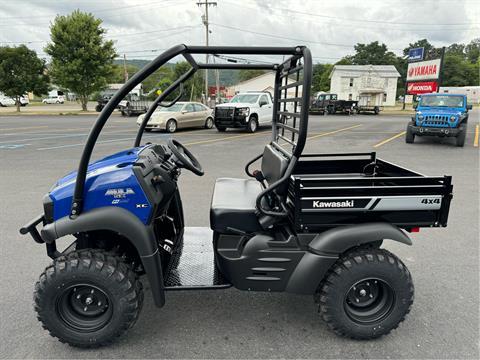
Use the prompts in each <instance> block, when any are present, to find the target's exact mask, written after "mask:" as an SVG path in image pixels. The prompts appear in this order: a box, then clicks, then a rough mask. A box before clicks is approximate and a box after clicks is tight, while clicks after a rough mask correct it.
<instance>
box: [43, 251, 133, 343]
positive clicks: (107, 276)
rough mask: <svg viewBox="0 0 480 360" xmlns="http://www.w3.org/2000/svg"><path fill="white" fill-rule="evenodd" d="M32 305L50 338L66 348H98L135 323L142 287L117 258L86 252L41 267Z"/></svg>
mask: <svg viewBox="0 0 480 360" xmlns="http://www.w3.org/2000/svg"><path fill="white" fill-rule="evenodd" d="M34 302H35V311H36V312H37V314H38V319H39V320H40V322H41V323H42V325H43V328H44V329H46V330H48V331H49V332H50V335H52V336H54V337H56V338H58V339H59V340H60V341H61V342H64V343H68V344H70V345H72V346H78V347H99V346H103V345H106V344H109V343H110V342H112V341H113V340H115V339H116V338H117V337H119V336H120V335H122V334H123V333H125V332H126V331H127V330H128V329H129V328H130V327H132V326H133V325H134V324H135V322H136V321H137V318H138V315H139V314H140V310H141V308H142V303H143V289H142V284H141V283H140V281H139V280H138V278H137V277H136V275H135V273H134V272H133V271H132V270H131V269H130V268H129V267H128V266H127V265H126V264H125V263H124V262H123V261H122V260H121V259H120V258H118V257H115V256H113V255H112V254H110V253H107V252H104V251H102V250H91V249H86V250H80V251H74V252H72V253H70V254H68V255H66V256H61V257H59V258H57V259H55V260H54V262H53V264H52V265H51V266H49V267H47V268H46V269H45V272H44V273H43V274H42V275H40V280H39V281H38V282H37V284H36V285H35V293H34Z"/></svg>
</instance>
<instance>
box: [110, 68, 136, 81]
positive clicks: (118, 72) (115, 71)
mask: <svg viewBox="0 0 480 360" xmlns="http://www.w3.org/2000/svg"><path fill="white" fill-rule="evenodd" d="M126 68H127V74H128V78H131V77H132V76H133V75H135V73H136V72H137V71H138V67H137V66H135V65H130V64H127V65H126ZM107 81H108V83H109V84H123V83H124V82H125V68H124V66H123V65H118V64H114V65H113V68H112V75H111V76H110V77H109V78H108V80H107Z"/></svg>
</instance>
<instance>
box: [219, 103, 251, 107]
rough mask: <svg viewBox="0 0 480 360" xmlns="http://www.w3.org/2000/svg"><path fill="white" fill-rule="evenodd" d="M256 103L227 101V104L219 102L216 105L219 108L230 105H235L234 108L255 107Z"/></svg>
mask: <svg viewBox="0 0 480 360" xmlns="http://www.w3.org/2000/svg"><path fill="white" fill-rule="evenodd" d="M253 106H255V104H252V103H225V104H218V105H217V106H216V107H218V108H225V107H226V108H229V107H234V108H242V107H248V108H249V107H253Z"/></svg>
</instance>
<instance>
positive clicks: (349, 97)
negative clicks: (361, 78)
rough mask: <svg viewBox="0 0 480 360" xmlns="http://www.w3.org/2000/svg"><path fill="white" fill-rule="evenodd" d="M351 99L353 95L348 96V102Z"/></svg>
mask: <svg viewBox="0 0 480 360" xmlns="http://www.w3.org/2000/svg"><path fill="white" fill-rule="evenodd" d="M350 86H351V85H350ZM352 99H353V95H352V94H348V100H352Z"/></svg>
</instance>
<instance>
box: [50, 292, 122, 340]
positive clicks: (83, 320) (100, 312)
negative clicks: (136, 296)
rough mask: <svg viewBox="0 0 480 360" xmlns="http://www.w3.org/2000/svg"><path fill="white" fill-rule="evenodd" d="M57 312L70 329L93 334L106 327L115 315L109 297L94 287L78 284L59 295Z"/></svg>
mask: <svg viewBox="0 0 480 360" xmlns="http://www.w3.org/2000/svg"><path fill="white" fill-rule="evenodd" d="M56 305H57V306H56V311H57V314H58V315H59V317H60V319H61V320H62V321H63V322H64V323H65V325H67V326H68V327H69V328H71V329H73V330H75V331H80V332H93V331H97V330H99V329H102V328H103V327H105V326H106V325H107V324H108V323H109V321H110V319H111V318H112V314H113V306H112V302H111V301H110V299H109V297H108V295H107V294H106V293H105V292H104V291H103V290H101V289H100V288H98V287H97V286H94V285H89V284H77V285H71V286H69V287H68V288H66V289H64V290H63V291H62V293H61V294H60V295H59V297H58V299H57V304H56Z"/></svg>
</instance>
